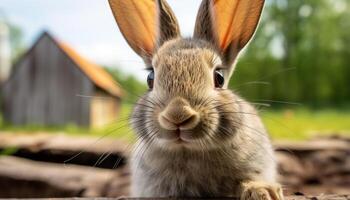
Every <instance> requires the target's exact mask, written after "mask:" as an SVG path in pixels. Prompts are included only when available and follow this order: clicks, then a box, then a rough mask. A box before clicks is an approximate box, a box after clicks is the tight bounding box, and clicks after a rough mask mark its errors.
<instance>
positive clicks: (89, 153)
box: [0, 132, 131, 168]
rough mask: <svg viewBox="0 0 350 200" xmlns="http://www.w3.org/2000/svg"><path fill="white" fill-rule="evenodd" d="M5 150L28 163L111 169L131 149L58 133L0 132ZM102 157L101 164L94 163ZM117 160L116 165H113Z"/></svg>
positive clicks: (122, 144)
mask: <svg viewBox="0 0 350 200" xmlns="http://www.w3.org/2000/svg"><path fill="white" fill-rule="evenodd" d="M7 148H15V152H14V154H13V155H15V156H18V157H23V158H28V159H31V160H37V161H45V162H54V163H67V164H79V165H88V166H95V167H101V168H113V167H118V166H119V165H123V164H125V162H126V159H127V157H129V156H128V155H129V151H130V149H131V145H130V144H129V143H127V142H126V141H123V140H112V139H104V138H100V139H99V138H94V137H72V136H66V135H64V134H59V133H56V134H45V133H42V134H41V133H38V134H34V135H33V134H13V133H6V132H0V150H1V149H7ZM107 155H108V156H107ZM103 157H105V158H104V160H103V162H100V163H96V162H97V161H98V160H100V159H102V158H103ZM117 160H120V161H119V162H118V163H116V161H117Z"/></svg>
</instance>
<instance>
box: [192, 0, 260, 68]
mask: <svg viewBox="0 0 350 200" xmlns="http://www.w3.org/2000/svg"><path fill="white" fill-rule="evenodd" d="M263 6H264V0H203V2H202V4H201V7H200V10H199V13H198V16H197V22H196V28H195V32H194V37H195V38H200V39H205V40H207V41H210V42H212V43H214V45H215V46H216V47H217V48H218V49H219V50H220V51H221V53H222V54H223V56H224V59H225V61H226V62H227V64H232V62H233V61H234V59H235V58H236V56H237V55H238V53H239V51H240V50H242V49H243V48H244V47H245V45H246V44H247V43H248V42H249V40H250V39H251V38H252V37H253V35H254V32H255V30H256V27H257V25H258V23H259V19H260V15H261V12H262V9H263Z"/></svg>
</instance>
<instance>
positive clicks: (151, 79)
mask: <svg viewBox="0 0 350 200" xmlns="http://www.w3.org/2000/svg"><path fill="white" fill-rule="evenodd" d="M153 82H154V71H153V70H152V71H150V73H149V74H148V76H147V84H148V87H149V88H150V89H152V88H153Z"/></svg>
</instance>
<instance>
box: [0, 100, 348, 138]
mask: <svg viewBox="0 0 350 200" xmlns="http://www.w3.org/2000/svg"><path fill="white" fill-rule="evenodd" d="M131 110H132V105H130V104H123V105H122V109H121V113H120V117H119V119H118V120H117V121H115V122H111V123H110V124H108V125H106V126H104V127H102V128H98V129H88V128H80V127H77V126H74V125H68V126H64V127H42V126H25V127H17V126H10V125H6V124H5V123H3V122H2V120H1V117H0V130H3V131H7V132H24V133H28V134H31V133H36V132H47V133H52V134H55V133H57V132H60V133H62V132H63V133H66V134H69V135H72V136H91V137H98V138H118V139H123V140H127V141H131V142H132V141H134V140H135V136H134V134H133V131H132V130H131V127H130V125H129V115H130V113H131ZM260 115H261V116H262V118H263V121H264V123H265V125H266V127H267V129H268V131H269V133H270V135H271V137H272V139H274V140H305V139H308V138H311V137H313V136H319V135H330V134H347V135H349V136H350V111H348V110H337V109H329V110H317V111H312V110H309V109H301V108H298V109H296V110H275V111H274V110H272V111H271V110H268V111H262V112H261V113H260Z"/></svg>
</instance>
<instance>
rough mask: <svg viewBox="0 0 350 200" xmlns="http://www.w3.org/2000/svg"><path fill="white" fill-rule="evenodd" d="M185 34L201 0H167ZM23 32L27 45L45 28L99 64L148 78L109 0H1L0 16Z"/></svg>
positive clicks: (189, 32)
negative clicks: (119, 26) (125, 37)
mask: <svg viewBox="0 0 350 200" xmlns="http://www.w3.org/2000/svg"><path fill="white" fill-rule="evenodd" d="M168 2H169V4H170V5H171V7H172V8H173V10H174V12H175V14H176V16H177V17H178V20H179V23H180V27H181V31H182V34H183V35H184V36H190V35H191V34H192V32H193V28H194V24H195V18H196V14H197V11H198V7H199V5H200V2H201V0H168ZM2 14H5V16H6V19H7V20H8V21H10V23H12V24H15V25H16V26H19V27H20V28H21V29H22V30H23V33H24V37H25V38H24V42H25V45H26V46H27V47H29V46H30V45H32V44H33V42H34V41H35V39H36V38H37V37H38V36H39V34H40V33H41V32H42V31H43V30H47V31H49V32H50V33H51V34H53V35H54V37H56V39H58V40H60V41H63V42H65V43H68V44H69V45H70V46H72V47H73V48H74V49H75V50H77V51H78V52H79V53H80V54H81V55H83V56H85V57H86V58H87V59H89V60H91V61H93V62H96V63H98V64H100V65H104V66H110V67H119V68H121V70H123V71H124V72H127V73H131V74H134V75H135V76H137V77H138V78H140V79H145V77H146V71H144V70H143V68H144V65H143V62H142V60H141V59H140V58H139V57H138V56H137V55H136V54H135V53H134V52H133V51H132V50H131V48H129V46H128V45H127V43H126V42H125V40H124V38H123V37H122V35H121V33H120V32H119V29H118V27H117V25H116V22H115V20H114V18H113V15H112V12H111V10H110V8H109V4H108V1H107V0H58V1H53V0H0V15H2Z"/></svg>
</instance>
